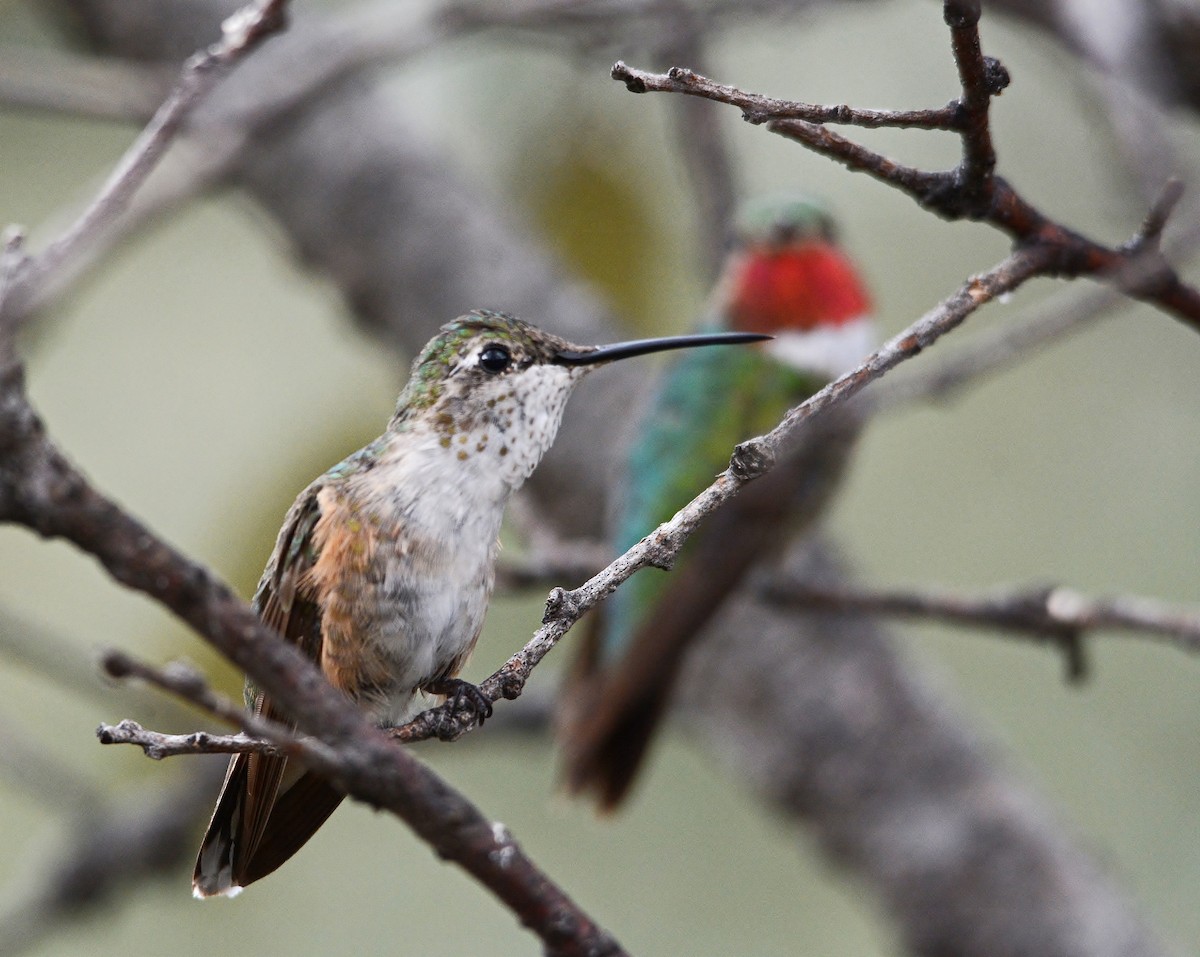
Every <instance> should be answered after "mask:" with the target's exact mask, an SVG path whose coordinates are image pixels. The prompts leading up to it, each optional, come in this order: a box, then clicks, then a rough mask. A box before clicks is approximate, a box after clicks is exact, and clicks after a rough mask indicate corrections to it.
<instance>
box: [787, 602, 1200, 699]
mask: <svg viewBox="0 0 1200 957" xmlns="http://www.w3.org/2000/svg"><path fill="white" fill-rule="evenodd" d="M765 593H766V596H767V597H768V599H769V600H771V601H774V602H777V603H779V604H781V605H785V606H787V607H789V608H809V609H813V610H820V611H850V612H855V613H859V614H871V615H890V616H897V617H901V618H923V619H932V620H935V621H944V622H954V623H956V624H961V625H969V626H971V627H975V628H992V629H1001V630H1004V631H1010V632H1016V633H1019V634H1022V635H1025V636H1026V637H1028V638H1031V639H1033V640H1035V641H1049V642H1051V643H1053V644H1056V645H1058V646H1059V647H1060V648H1061V649H1062V650H1063V651H1064V653H1065V654H1066V656H1067V663H1068V674H1069V676H1070V677H1071V678H1072V679H1078V678H1081V677H1083V676H1084V662H1083V657H1082V638H1083V637H1084V635H1085V634H1086V633H1087V632H1091V631H1113V630H1117V631H1129V632H1132V633H1134V634H1138V635H1144V636H1146V637H1157V638H1162V639H1165V640H1166V641H1167V643H1168V644H1170V645H1172V646H1174V647H1176V648H1179V649H1181V650H1183V651H1188V652H1191V653H1192V654H1200V609H1194V608H1184V607H1181V606H1178V605H1169V604H1167V603H1165V602H1160V601H1157V600H1156V599H1152V598H1144V597H1142V596H1139V595H1116V596H1113V597H1109V598H1089V597H1088V596H1086V595H1084V594H1082V593H1080V592H1078V591H1076V590H1075V589H1073V588H1067V587H1065V586H1062V585H1053V586H1040V587H1033V588H1016V589H1013V588H1009V589H999V590H994V591H992V592H990V593H987V594H982V595H967V594H963V593H961V592H957V591H953V590H950V589H939V588H934V587H929V586H922V587H921V588H919V589H909V590H905V591H899V590H890V591H889V590H871V591H868V590H864V589H851V588H831V587H828V586H823V585H813V584H811V583H808V582H803V581H775V582H771V583H770V584H769V585H768V586H767V588H766V592H765Z"/></svg>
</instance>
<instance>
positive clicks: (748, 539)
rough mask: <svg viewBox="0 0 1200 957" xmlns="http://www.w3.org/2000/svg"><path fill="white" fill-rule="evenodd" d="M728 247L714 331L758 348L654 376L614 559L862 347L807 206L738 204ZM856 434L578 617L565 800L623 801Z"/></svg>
mask: <svg viewBox="0 0 1200 957" xmlns="http://www.w3.org/2000/svg"><path fill="white" fill-rule="evenodd" d="M734 238H735V242H734V246H733V249H732V251H731V252H730V254H729V256H728V257H727V259H726V262H725V264H724V266H723V269H722V275H721V278H720V281H719V283H718V286H717V291H716V293H715V297H714V298H715V304H716V307H715V310H714V311H715V313H716V315H715V324H716V326H718V327H722V328H727V329H736V330H742V331H751V330H752V331H757V332H764V333H770V334H771V335H772V336H773V338H772V339H771V341H769V342H763V343H761V344H760V345H758V346H756V347H754V348H751V349H745V350H739V351H738V353H737V354H736V355H733V356H730V357H728V358H726V359H723V360H722V361H720V362H712V361H709V359H710V357H709V355H707V354H705V353H694V354H692V355H689V356H684V357H682V361H677V362H675V363H674V364H673V365H672V367H671V368H670V369H669V371H668V372H666V373H665V375H664V378H663V381H662V384H661V387H660V390H659V392H658V395H657V398H656V399H655V400H654V401H653V402H652V403H651V406H650V410H649V413H648V415H647V416H646V418H645V421H644V425H643V429H642V431H641V432H640V433H639V435H638V438H637V440H636V442H635V443H634V445H633V447H632V448H631V450H630V453H629V455H628V459H627V462H626V468H625V475H624V481H623V483H622V485H621V488H620V492H621V494H620V495H619V496H618V499H617V501H618V507H617V509H616V515H615V522H614V523H613V535H612V541H613V545H614V547H615V550H616V551H617V552H622V551H625V550H626V549H628V548H629V547H630V546H632V545H634V544H635V543H636V542H637V541H638V540H639V539H640V538H641V537H642V536H643V535H646V534H647V533H648V532H650V531H651V530H652V529H654V528H655V527H656V526H658V525H659V524H661V523H662V522H665V521H667V520H668V519H669V518H670V517H671V516H672V515H673V514H674V513H675V512H676V511H678V510H679V509H680V508H682V507H683V506H684V505H685V504H687V502H688V501H690V500H691V499H692V498H693V497H694V496H695V495H696V494H697V493H698V492H699V491H700V490H701V489H703V488H704V487H705V486H706V485H708V484H709V482H711V481H712V478H713V476H714V475H715V474H717V473H718V472H720V471H722V470H723V469H724V468H725V467H726V466H727V465H728V463H729V456H730V452H731V451H732V449H733V447H734V446H735V445H736V444H737V443H738V442H741V441H744V440H745V439H747V438H750V437H752V436H755V435H758V434H760V433H762V432H765V431H767V430H769V429H770V428H772V427H774V426H775V425H776V424H777V423H778V422H779V420H780V419H781V418H782V417H783V415H784V413H785V412H786V411H787V410H788V409H789V408H790V407H792V406H794V405H796V404H797V403H799V402H801V401H803V400H804V399H806V398H808V397H809V396H810V395H812V394H813V393H814V392H816V391H817V390H819V389H820V388H822V387H823V386H824V385H825V384H826V383H828V382H829V381H831V380H832V379H833V378H836V377H837V376H838V375H841V374H842V373H843V372H846V371H848V370H849V369H851V368H853V367H854V366H855V365H856V364H857V363H858V362H859V361H860V360H861V359H863V358H864V357H865V356H866V355H867V354H868V353H869V352H870V351H871V349H872V348H873V344H874V332H873V328H872V323H871V321H870V317H869V314H870V311H871V304H870V300H869V298H868V296H867V293H866V291H865V290H864V287H863V284H862V282H861V280H860V279H859V277H858V274H857V272H856V271H855V269H854V267H853V265H852V264H851V262H850V260H849V259H848V258H847V257H846V255H845V254H844V253H843V252H842V251H841V250H840V249H839V248H838V247H837V245H836V243H835V240H834V231H833V224H832V221H831V219H830V217H829V215H828V214H827V213H826V212H825V211H824V210H823V209H822V208H821V207H820V206H819V205H817V204H816V203H815V202H813V201H812V200H809V199H807V198H799V197H783V198H771V199H764V200H759V201H756V202H753V203H750V204H748V205H746V206H745V207H744V208H743V209H742V210H741V211H740V214H739V216H738V220H737V223H736V230H735V237H734ZM710 324H711V323H710ZM857 431H858V430H857V427H856V423H854V422H851V421H844V422H839V424H838V427H837V428H835V429H831V430H826V431H823V432H822V434H821V435H820V436H819V437H818V438H815V439H810V440H808V442H807V444H805V445H803V446H801V447H799V448H796V449H793V450H791V451H790V452H789V454H788V455H786V456H784V457H782V459H781V461H780V462H779V463H778V464H777V465H776V467H775V468H774V469H773V470H772V471H771V472H769V473H767V474H766V475H764V476H763V477H762V478H760V479H758V480H757V481H755V482H753V483H751V484H750V485H748V486H747V487H746V488H744V489H743V490H742V491H741V492H739V494H738V495H737V497H736V498H734V499H733V500H732V501H731V502H729V503H728V504H727V505H726V506H725V507H724V508H722V509H721V510H720V511H719V512H718V513H717V514H715V515H712V516H710V517H709V518H708V519H707V520H706V522H705V524H704V525H703V526H702V527H701V528H700V529H699V530H698V531H697V533H696V534H695V535H693V536H692V538H691V539H689V541H688V543H687V545H686V546H685V547H684V550H683V552H682V553H681V555H680V556H679V557H678V559H677V560H676V563H675V566H674V569H673V570H672V571H671V573H670V574H665V573H663V572H661V571H658V570H656V569H646V570H643V571H640V572H639V573H638V574H636V575H634V576H633V578H631V579H630V580H629V581H628V582H626V583H625V584H624V585H623V586H622V587H621V588H620V589H619V590H618V591H617V593H616V594H614V595H613V596H612V598H610V599H609V600H608V601H607V602H606V603H605V605H603V606H602V607H601V608H599V609H597V611H596V612H594V613H593V619H594V623H593V627H592V629H591V631H590V632H589V633H588V635H587V637H586V640H585V642H584V648H583V653H582V654H581V655H580V657H579V659H578V660H577V662H576V668H575V671H574V674H573V675H572V676H571V677H570V678H569V679H568V681H567V682H566V686H565V689H564V694H563V695H562V699H561V700H562V704H561V708H560V712H561V713H560V719H561V721H560V725H561V726H560V739H561V742H562V749H563V763H564V772H565V773H564V776H565V779H566V785H567V787H568V788H569V789H570V790H572V791H575V792H581V791H587V792H591V793H592V795H593V796H594V797H595V798H596V800H597V801H598V803H599V804H600V806H601V807H602V808H603V809H605V810H611V809H613V808H615V807H616V806H617V805H618V804H619V803H620V802H621V800H622V799H623V798H624V797H625V795H626V793H627V792H628V790H629V787H630V786H631V784H632V783H633V781H634V778H635V776H636V774H637V771H638V769H639V768H640V766H641V764H642V760H643V758H644V756H645V753H646V749H647V747H648V746H649V744H650V741H651V739H652V737H653V735H654V732H655V730H656V728H657V727H658V723H659V721H660V719H661V718H662V716H663V714H664V712H665V710H666V707H667V704H668V702H669V699H670V696H671V691H672V688H673V685H674V682H675V679H676V677H677V675H678V673H679V671H680V668H681V665H682V662H683V660H684V655H685V652H686V651H687V649H688V647H689V646H690V644H691V642H692V640H693V639H694V638H695V637H696V636H697V635H698V634H699V633H700V632H701V631H702V630H703V628H704V626H705V625H706V624H707V623H708V622H709V620H710V619H711V618H712V617H713V616H714V615H715V614H716V613H717V612H718V611H719V610H720V608H721V606H722V604H723V603H724V601H725V599H726V598H727V597H729V595H730V594H732V593H733V591H734V590H735V589H736V588H737V586H738V585H739V583H740V582H741V581H742V579H743V577H744V576H745V575H746V573H747V572H748V571H749V569H750V568H751V567H752V566H754V565H755V564H756V563H757V562H759V561H761V560H762V559H763V558H764V557H768V556H769V555H770V554H771V553H772V551H773V550H774V549H777V548H778V547H779V546H780V545H781V544H782V543H783V542H784V541H786V540H787V538H789V537H790V536H792V535H794V534H796V533H797V532H798V531H800V530H802V529H803V528H804V527H805V526H806V525H807V524H808V523H809V522H811V521H812V519H813V518H815V517H816V515H817V514H818V513H819V512H820V511H821V509H822V508H823V507H824V506H825V504H826V503H827V501H828V499H829V497H830V494H831V493H832V491H833V490H834V488H835V487H836V485H837V482H838V479H839V477H840V473H841V471H842V467H843V465H844V464H845V462H846V460H847V458H848V454H849V452H850V449H851V448H852V446H853V440H854V437H855V435H856V434H857Z"/></svg>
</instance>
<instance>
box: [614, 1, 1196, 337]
mask: <svg viewBox="0 0 1200 957" xmlns="http://www.w3.org/2000/svg"><path fill="white" fill-rule="evenodd" d="M944 13H945V19H946V22H947V23H948V24H949V26H950V29H951V40H952V45H953V49H954V56H955V62H956V64H957V66H958V71H959V77H960V80H961V83H962V97H961V99H960V100H959V101H958V102H957V103H954V104H951V107H949V108H948V109H952V110H953V111H954V112H955V113H956V119H955V121H954V123H953V124H950V123H939V124H938V125H937V126H936V127H933V128H937V129H949V128H952V127H953V128H954V129H956V130H957V131H958V133H959V135H960V136H961V139H962V149H963V159H962V162H961V163H960V164H959V166H958V167H956V168H955V169H953V170H949V171H942V172H937V171H927V170H921V169H917V168H915V167H912V166H906V165H904V164H902V163H897V162H896V161H894V160H892V159H891V158H889V157H887V156H885V155H883V154H882V153H877V152H875V151H874V150H871V149H868V148H866V147H865V146H862V145H861V144H859V143H856V142H854V141H853V140H851V139H849V138H848V137H846V136H843V135H842V134H840V133H836V132H834V131H833V130H830V129H828V128H827V127H826V126H825V125H824V123H825V122H830V121H829V120H811V119H780V118H778V116H779V115H780V114H779V112H778V107H779V104H778V103H777V102H773V103H772V108H773V109H775V111H776V112H774V113H772V114H771V115H770V116H767V117H766V118H765V122H766V126H767V129H768V130H770V131H771V132H773V133H777V134H779V135H781V136H784V137H787V138H789V139H792V140H795V141H796V142H798V143H801V144H802V145H804V146H806V147H808V148H809V149H811V150H813V151H815V152H817V153H820V154H821V155H823V156H826V157H828V158H829V159H832V160H834V161H836V162H838V163H841V164H843V165H844V166H846V167H847V168H849V169H851V170H854V171H856V172H862V173H867V174H868V175H870V176H872V177H874V178H875V179H877V180H879V181H880V182H882V183H886V184H887V185H889V186H891V187H893V188H895V189H899V190H900V191H902V192H904V193H906V194H907V195H908V196H910V197H911V198H912V199H914V200H915V201H916V202H917V203H918V204H920V205H921V206H922V207H923V208H925V209H928V210H930V211H931V212H933V213H935V214H937V215H938V216H941V217H943V218H944V219H948V220H959V219H972V220H978V221H982V222H987V223H989V224H990V225H992V226H993V227H995V228H997V229H999V230H1001V231H1003V232H1004V233H1006V234H1007V235H1008V236H1010V237H1011V238H1012V239H1013V240H1014V243H1015V244H1016V245H1018V246H1035V245H1036V246H1041V247H1044V248H1046V249H1048V250H1050V251H1052V252H1053V256H1052V257H1051V259H1050V260H1049V261H1048V262H1047V263H1046V265H1045V267H1044V272H1045V273H1046V274H1047V275H1060V276H1087V277H1090V278H1093V279H1097V280H1100V281H1103V282H1106V283H1109V284H1112V285H1116V286H1117V287H1118V288H1120V289H1121V291H1122V292H1124V293H1125V294H1126V295H1129V296H1132V297H1134V298H1136V299H1141V300H1143V301H1146V302H1149V303H1152V304H1154V305H1156V306H1158V307H1159V308H1161V309H1163V310H1165V311H1167V312H1170V313H1172V314H1173V315H1175V316H1176V317H1177V318H1179V319H1182V320H1184V321H1185V322H1186V323H1188V324H1189V325H1191V326H1192V327H1193V328H1195V329H1197V330H1200V290H1197V289H1195V288H1194V287H1192V286H1190V285H1188V284H1187V283H1185V282H1184V281H1183V280H1182V279H1181V278H1180V277H1179V275H1178V274H1177V273H1176V271H1175V270H1174V269H1173V268H1172V267H1171V266H1170V264H1169V263H1168V262H1167V261H1166V259H1165V258H1164V257H1163V256H1162V255H1161V254H1160V253H1159V251H1158V250H1157V248H1156V247H1155V246H1154V245H1153V244H1151V243H1137V242H1134V243H1132V244H1129V243H1127V244H1125V245H1124V246H1120V247H1116V248H1113V247H1109V246H1106V245H1103V244H1101V243H1098V242H1096V241H1094V240H1091V239H1088V238H1087V237H1085V236H1082V235H1080V234H1079V233H1077V232H1075V231H1073V230H1071V229H1068V228H1067V227H1065V226H1063V225H1061V224H1059V223H1057V222H1055V221H1054V220H1052V219H1050V218H1049V217H1048V216H1046V215H1045V214H1044V213H1042V212H1041V211H1040V210H1038V209H1037V208H1035V207H1034V206H1033V205H1032V204H1031V203H1030V202H1028V201H1027V200H1026V199H1025V198H1024V197H1023V196H1022V195H1021V194H1020V193H1018V192H1017V191H1016V190H1015V189H1013V187H1012V186H1010V185H1009V184H1008V183H1007V182H1006V181H1005V180H1003V179H1002V178H1000V177H998V176H995V175H994V173H993V169H994V167H995V162H996V157H995V151H994V149H993V147H992V142H991V132H990V124H989V121H988V104H989V101H990V99H991V98H992V97H993V96H995V95H997V94H998V93H999V92H1000V91H1001V90H1003V89H1004V88H1005V86H1006V85H1007V84H1008V82H1009V77H1008V73H1007V71H1005V69H1004V67H1003V66H1002V65H1001V64H1000V63H999V62H998V61H996V60H993V59H992V58H990V57H986V56H984V55H983V52H982V48H981V46H980V41H979V22H978V21H979V2H978V0H945V2H944ZM612 74H613V78H614V79H617V80H620V81H621V82H623V83H625V85H626V87H627V88H628V89H630V90H632V91H633V92H637V93H648V92H672V93H676V92H677V93H684V94H686V95H690V96H701V97H704V98H706V99H711V100H715V101H717V102H721V103H727V104H729V105H731V106H736V107H738V108H739V109H741V110H742V111H743V114H745V111H746V110H747V108H748V107H749V106H750V105H751V104H754V103H756V102H758V101H761V98H759V97H756V95H755V94H752V93H746V92H744V91H742V90H739V89H737V88H736V87H730V86H724V85H722V84H718V83H714V82H713V81H712V80H709V79H707V78H706V77H702V76H699V75H697V74H695V73H693V72H692V71H690V70H683V69H680V68H674V69H672V70H670V71H668V72H667V73H666V74H655V73H648V72H646V71H643V70H635V69H633V68H631V67H629V66H627V65H626V64H624V63H621V62H618V63H617V64H616V66H614V67H613V71H612ZM794 106H795V112H796V114H797V115H802V114H804V113H805V111H806V110H807V109H808V107H807V105H806V104H794ZM831 109H833V108H831ZM860 125H866V124H860ZM881 125H882V124H881ZM1151 226H1152V227H1154V228H1157V229H1159V230H1161V226H1160V225H1158V224H1157V223H1156V222H1152V223H1151ZM1130 266H1136V267H1137V269H1136V270H1135V275H1136V280H1135V279H1131V278H1130V275H1131V273H1130V272H1129V271H1128V267H1130ZM1118 276H1120V278H1119V279H1118V278H1117V277H1118Z"/></svg>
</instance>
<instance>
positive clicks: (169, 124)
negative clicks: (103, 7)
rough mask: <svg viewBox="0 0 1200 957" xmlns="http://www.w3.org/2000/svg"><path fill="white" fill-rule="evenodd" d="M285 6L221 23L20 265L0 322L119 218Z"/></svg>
mask: <svg viewBox="0 0 1200 957" xmlns="http://www.w3.org/2000/svg"><path fill="white" fill-rule="evenodd" d="M287 2H288V0H257V2H256V3H253V4H251V5H249V6H246V7H244V8H242V9H241V10H239V11H238V12H237V13H235V14H233V15H232V16H231V17H229V19H227V20H226V21H225V23H224V24H222V34H221V39H220V40H219V41H217V42H216V43H214V44H213V45H212V46H210V47H208V48H207V49H206V50H202V51H200V52H199V53H197V54H195V55H194V56H193V57H192V58H191V59H189V60H188V62H187V63H186V64H185V66H184V68H183V71H182V72H181V73H180V76H179V79H178V81H177V82H176V84H175V87H174V89H173V90H172V91H171V94H170V96H168V97H167V99H166V101H165V102H164V103H163V104H162V106H160V107H159V108H158V110H157V112H156V113H155V114H154V117H153V118H152V119H151V120H150V123H149V125H148V126H146V128H145V129H144V130H142V132H141V134H139V136H138V138H137V139H136V140H135V141H134V143H133V145H132V146H130V147H129V149H128V150H126V151H125V155H124V156H122V157H121V159H120V161H119V162H118V163H117V165H116V167H115V168H114V169H113V171H112V173H110V174H109V177H108V179H107V180H106V181H105V183H104V185H103V186H102V187H101V188H100V192H99V193H98V194H97V196H96V198H95V199H94V200H93V201H92V203H91V204H90V205H89V206H88V207H87V208H86V209H85V210H84V211H83V213H82V214H81V215H80V216H79V218H78V219H77V220H76V221H75V222H74V223H73V224H72V225H71V226H69V227H68V228H67V229H66V230H65V231H64V232H63V233H61V234H60V235H59V236H58V237H57V238H56V239H55V240H54V241H53V242H51V243H50V244H49V245H48V246H47V247H46V249H45V250H44V251H43V252H42V253H41V255H39V256H37V257H36V258H29V259H25V260H23V261H22V263H21V265H20V268H19V269H18V271H17V274H16V275H15V276H14V277H13V281H12V283H11V284H9V285H8V286H7V288H6V289H5V290H4V291H5V293H6V294H5V296H4V298H3V299H2V300H0V320H4V319H5V318H7V320H8V321H9V322H10V323H11V322H13V321H14V320H19V319H20V318H21V312H22V308H23V306H24V304H25V301H26V298H27V295H28V290H30V289H31V288H33V287H36V286H38V285H39V284H40V283H41V282H42V281H43V280H44V279H45V277H46V276H47V275H48V274H52V273H55V272H57V271H58V270H60V269H62V268H63V267H64V265H65V264H66V263H68V262H69V261H70V260H71V259H72V258H73V257H74V256H76V255H77V254H78V252H79V251H80V250H81V249H83V248H85V247H87V246H88V245H89V244H90V243H91V241H92V239H93V237H94V236H95V235H96V233H97V232H99V231H100V230H102V229H103V228H104V227H105V226H106V224H107V223H109V222H111V221H112V220H113V219H115V218H116V217H118V216H119V215H120V214H121V212H122V211H123V210H124V208H125V207H126V206H127V205H128V203H129V201H130V199H131V198H132V197H133V195H134V194H135V193H136V192H137V190H138V189H139V188H140V187H141V185H142V183H143V182H145V180H146V178H147V177H148V176H149V175H150V172H151V171H152V170H153V169H154V168H155V166H156V165H157V164H158V162H159V160H160V158H161V156H162V153H163V151H164V150H165V149H166V148H167V146H168V145H170V143H171V141H172V140H173V139H174V138H175V136H176V134H177V133H178V131H179V129H180V127H181V126H182V124H183V122H184V120H185V119H186V118H187V117H188V115H189V114H190V113H191V112H192V110H193V109H194V108H195V106H196V104H197V103H198V102H199V101H200V100H201V99H203V97H204V96H205V95H207V93H208V92H209V90H211V89H212V87H213V85H214V84H215V83H216V82H217V80H219V79H220V77H221V75H222V72H223V71H224V70H225V69H227V68H229V67H231V66H232V65H233V64H235V63H236V62H237V61H238V60H239V59H240V58H241V57H242V56H244V55H245V54H246V53H248V52H249V51H250V50H252V49H254V47H256V46H257V45H258V44H259V43H261V42H262V41H263V40H265V39H266V38H267V37H269V36H271V34H273V33H275V32H276V31H277V30H280V29H282V27H283V25H284V10H285V8H286V6H287Z"/></svg>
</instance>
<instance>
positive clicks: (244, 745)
mask: <svg viewBox="0 0 1200 957" xmlns="http://www.w3.org/2000/svg"><path fill="white" fill-rule="evenodd" d="M96 737H97V738H98V739H99V740H100V743H101V744H132V745H135V746H137V747H139V748H141V749H142V751H143V753H144V754H145V755H146V757H148V758H153V759H154V760H155V761H161V760H162V759H163V758H172V757H176V756H178V755H183V754H269V755H286V754H287V753H288V752H287V751H286V750H284V749H283V748H280V747H278V746H276V745H275V744H272V743H271V742H270V741H268V740H267V739H266V738H255V737H250V736H248V735H245V734H210V733H209V732H207V731H192V732H190V733H189V734H164V733H163V732H161V731H151V730H150V729H149V728H143V727H142V726H141V725H140V724H138V723H137V722H136V721H130V720H129V719H128V718H125V719H124V720H123V721H118V722H117V723H116V724H102V725H100V727H98V728H97V729H96Z"/></svg>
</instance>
